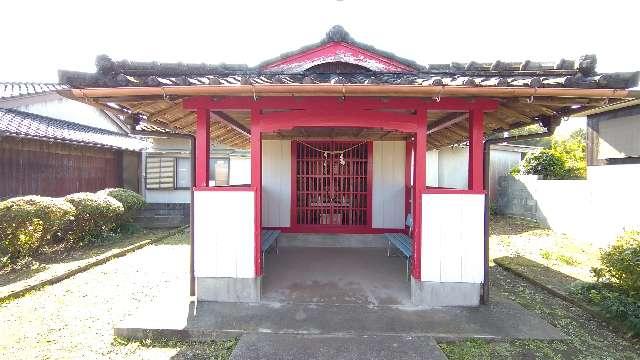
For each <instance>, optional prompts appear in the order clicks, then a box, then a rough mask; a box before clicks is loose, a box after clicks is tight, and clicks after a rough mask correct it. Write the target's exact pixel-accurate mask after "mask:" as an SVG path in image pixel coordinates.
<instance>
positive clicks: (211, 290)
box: [196, 277, 261, 302]
mask: <svg viewBox="0 0 640 360" xmlns="http://www.w3.org/2000/svg"><path fill="white" fill-rule="evenodd" d="M260 283H261V278H208V277H206V278H205V277H198V278H196V297H197V299H198V300H199V301H219V302H259V301H260V286H261V285H260Z"/></svg>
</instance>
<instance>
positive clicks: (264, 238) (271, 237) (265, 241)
mask: <svg viewBox="0 0 640 360" xmlns="http://www.w3.org/2000/svg"><path fill="white" fill-rule="evenodd" d="M278 236H280V230H262V231H261V232H260V247H261V248H262V249H261V250H262V258H263V259H264V255H265V254H266V253H267V251H269V249H270V248H271V247H272V246H274V245H275V248H276V254H277V253H278Z"/></svg>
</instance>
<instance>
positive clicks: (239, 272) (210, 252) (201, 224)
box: [194, 191, 255, 278]
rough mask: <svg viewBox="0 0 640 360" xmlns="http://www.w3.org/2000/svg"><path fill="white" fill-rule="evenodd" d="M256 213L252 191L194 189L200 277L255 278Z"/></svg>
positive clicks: (197, 259)
mask: <svg viewBox="0 0 640 360" xmlns="http://www.w3.org/2000/svg"><path fill="white" fill-rule="evenodd" d="M221 204H223V206H221ZM253 214H254V193H253V192H252V191H196V192H194V252H195V256H194V261H195V263H194V265H195V275H196V277H230V278H252V277H255V265H254V248H255V246H254V215H253Z"/></svg>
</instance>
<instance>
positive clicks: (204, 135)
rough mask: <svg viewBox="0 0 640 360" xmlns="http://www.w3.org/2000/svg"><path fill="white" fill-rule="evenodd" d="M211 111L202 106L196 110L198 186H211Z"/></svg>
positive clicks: (196, 183) (196, 182)
mask: <svg viewBox="0 0 640 360" xmlns="http://www.w3.org/2000/svg"><path fill="white" fill-rule="evenodd" d="M210 120H211V113H210V112H209V110H208V109H205V108H200V109H197V111H196V136H195V138H196V154H195V156H196V181H195V186H196V187H208V186H209V148H210V141H211V138H210V134H209V129H210V126H211V121H210Z"/></svg>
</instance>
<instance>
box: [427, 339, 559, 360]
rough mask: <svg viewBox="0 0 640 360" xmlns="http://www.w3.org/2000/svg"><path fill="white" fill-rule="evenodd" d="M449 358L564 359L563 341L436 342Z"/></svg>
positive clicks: (457, 359)
mask: <svg viewBox="0 0 640 360" xmlns="http://www.w3.org/2000/svg"><path fill="white" fill-rule="evenodd" d="M438 345H439V346H440V349H442V352H444V354H445V355H446V356H447V359H449V360H479V359H505V360H507V359H565V358H567V357H565V356H568V355H569V354H568V353H567V345H566V344H565V342H564V341H557V340H553V341H539V340H512V341H486V340H478V339H471V340H465V341H459V342H451V343H440V344H438Z"/></svg>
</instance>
